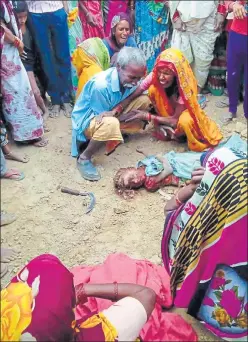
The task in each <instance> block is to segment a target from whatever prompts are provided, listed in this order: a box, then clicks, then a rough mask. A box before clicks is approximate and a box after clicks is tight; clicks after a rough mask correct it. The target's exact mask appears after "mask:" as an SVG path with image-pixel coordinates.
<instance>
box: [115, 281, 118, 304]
mask: <svg viewBox="0 0 248 342" xmlns="http://www.w3.org/2000/svg"><path fill="white" fill-rule="evenodd" d="M114 295H115V296H114V301H115V302H116V301H117V299H118V284H117V282H116V281H114Z"/></svg>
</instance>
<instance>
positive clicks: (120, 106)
mask: <svg viewBox="0 0 248 342" xmlns="http://www.w3.org/2000/svg"><path fill="white" fill-rule="evenodd" d="M123 109H124V108H123V106H122V105H121V104H119V105H118V106H117V107H116V109H115V114H116V115H120V114H121V113H122V112H123Z"/></svg>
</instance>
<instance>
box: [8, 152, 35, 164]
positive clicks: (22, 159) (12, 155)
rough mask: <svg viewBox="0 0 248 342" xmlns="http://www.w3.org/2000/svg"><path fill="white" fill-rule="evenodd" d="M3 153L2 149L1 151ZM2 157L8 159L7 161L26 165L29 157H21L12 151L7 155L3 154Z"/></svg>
mask: <svg viewBox="0 0 248 342" xmlns="http://www.w3.org/2000/svg"><path fill="white" fill-rule="evenodd" d="M3 152H4V149H3ZM4 157H5V158H6V159H9V160H15V161H18V162H20V163H28V162H29V157H28V156H27V155H26V154H24V155H23V156H22V155H20V154H18V153H17V152H14V151H11V152H9V153H6V154H5V152H4Z"/></svg>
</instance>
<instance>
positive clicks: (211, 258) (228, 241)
mask: <svg viewBox="0 0 248 342" xmlns="http://www.w3.org/2000/svg"><path fill="white" fill-rule="evenodd" d="M247 224H248V222H247V216H244V217H242V218H241V219H240V220H238V221H237V222H235V223H232V225H230V226H229V227H226V228H225V229H224V230H223V233H222V235H221V238H220V239H219V241H218V242H216V243H215V245H214V246H211V248H207V249H205V250H204V251H203V253H202V254H201V258H200V261H199V264H198V265H197V268H196V269H195V270H194V272H192V273H191V274H190V276H189V277H187V278H186V279H185V280H184V282H183V285H182V287H181V289H180V290H178V291H177V293H176V298H175V306H177V307H180V308H187V307H188V306H189V303H190V300H191V298H193V295H194V293H195V292H196V289H197V286H198V284H199V279H200V280H201V281H202V282H203V281H204V280H209V279H211V278H212V275H213V273H214V270H215V268H216V265H217V264H226V265H237V264H245V263H246V262H247V249H246V247H244V248H243V246H244V241H247V239H248V232H247ZM234 236H235V239H234V238H233V237H234ZM231 250H236V251H237V250H238V251H239V252H238V253H230V251H231ZM220 251H221V253H220ZM186 293H187V295H185V294H186Z"/></svg>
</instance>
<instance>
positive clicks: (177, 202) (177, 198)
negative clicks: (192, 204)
mask: <svg viewBox="0 0 248 342" xmlns="http://www.w3.org/2000/svg"><path fill="white" fill-rule="evenodd" d="M179 192H180V191H178V193H177V194H176V197H175V200H176V204H177V205H178V206H180V205H182V204H183V202H181V201H180V199H179V197H178V195H179Z"/></svg>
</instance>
